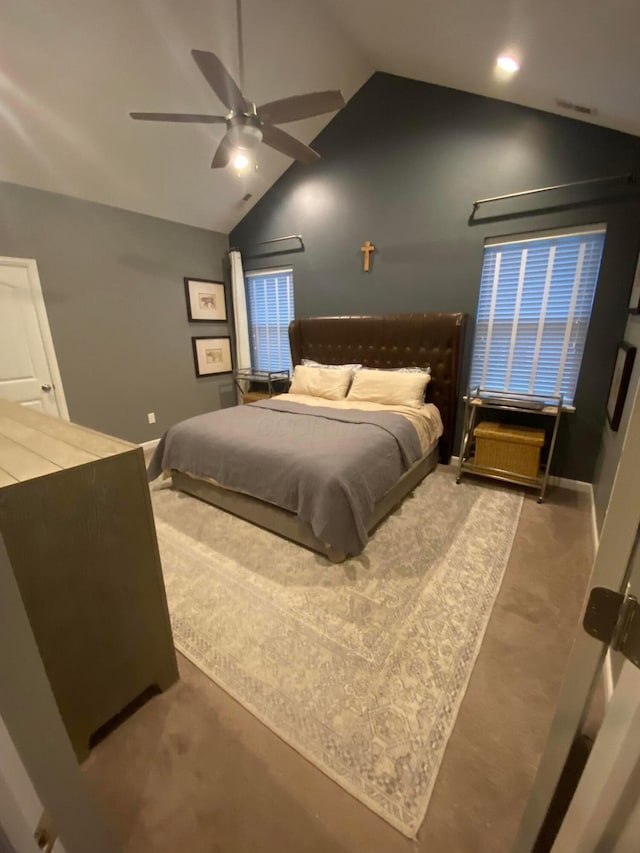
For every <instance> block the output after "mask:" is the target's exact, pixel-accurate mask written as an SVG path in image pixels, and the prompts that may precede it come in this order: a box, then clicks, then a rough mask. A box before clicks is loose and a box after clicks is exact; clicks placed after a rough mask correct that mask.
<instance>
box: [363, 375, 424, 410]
mask: <svg viewBox="0 0 640 853" xmlns="http://www.w3.org/2000/svg"><path fill="white" fill-rule="evenodd" d="M430 379H431V376H430V375H429V374H428V373H425V372H424V371H423V370H421V371H420V373H414V372H411V373H405V372H402V373H401V372H400V371H397V370H358V372H357V373H355V374H354V376H353V383H352V385H351V389H350V390H349V395H348V397H347V399H348V400H353V401H354V402H355V401H363V402H364V401H366V402H369V403H383V404H384V405H386V406H412V407H413V408H416V409H419V408H420V407H421V406H422V405H424V392H425V389H426V387H427V384H428V382H429V380H430Z"/></svg>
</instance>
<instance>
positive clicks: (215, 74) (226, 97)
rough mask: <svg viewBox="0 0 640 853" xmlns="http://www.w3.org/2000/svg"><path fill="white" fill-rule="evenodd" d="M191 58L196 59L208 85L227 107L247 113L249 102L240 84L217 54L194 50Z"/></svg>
mask: <svg viewBox="0 0 640 853" xmlns="http://www.w3.org/2000/svg"><path fill="white" fill-rule="evenodd" d="M191 56H193V58H194V59H195V61H196V64H197V66H198V68H199V69H200V71H201V72H202V74H203V75H204V78H205V80H206V81H207V83H208V84H209V85H210V86H211V88H212V89H213V91H214V92H215V93H216V95H217V96H218V97H219V98H220V100H221V101H222V103H223V104H224V105H225V107H227V108H228V109H230V110H235V111H236V112H241V113H243V112H245V111H246V109H247V102H246V100H245V99H244V96H243V94H242V92H241V91H240V89H239V88H238V84H237V83H236V81H235V80H234V79H233V77H232V76H231V74H229V72H228V71H227V69H226V68H225V67H224V65H223V64H222V62H220V60H219V59H218V57H217V56H216V55H215V53H211V52H210V51H208V50H192V51H191Z"/></svg>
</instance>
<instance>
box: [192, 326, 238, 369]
mask: <svg viewBox="0 0 640 853" xmlns="http://www.w3.org/2000/svg"><path fill="white" fill-rule="evenodd" d="M191 346H192V348H193V362H194V366H195V370H196V376H198V377H200V376H221V375H222V374H225V373H231V372H232V371H233V359H232V356H231V338H230V337H229V336H228V335H223V336H222V337H209V336H197V337H192V338H191Z"/></svg>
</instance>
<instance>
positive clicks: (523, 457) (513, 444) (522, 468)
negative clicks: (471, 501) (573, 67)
mask: <svg viewBox="0 0 640 853" xmlns="http://www.w3.org/2000/svg"><path fill="white" fill-rule="evenodd" d="M473 435H474V436H475V439H476V456H475V464H476V465H477V466H478V467H480V468H497V469H499V470H501V471H507V472H508V473H510V474H515V475H516V476H521V477H537V476H538V473H539V472H540V450H541V448H542V445H543V444H544V437H545V432H544V430H543V429H535V428H534V427H526V426H514V425H512V424H503V423H494V422H493V421H482V423H479V424H478V426H477V427H476V428H475V429H474V431H473Z"/></svg>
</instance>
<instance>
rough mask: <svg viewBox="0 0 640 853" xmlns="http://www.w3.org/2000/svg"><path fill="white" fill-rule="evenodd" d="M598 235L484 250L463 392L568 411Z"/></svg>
mask: <svg viewBox="0 0 640 853" xmlns="http://www.w3.org/2000/svg"><path fill="white" fill-rule="evenodd" d="M605 230H606V229H605V226H594V227H593V228H592V229H590V230H582V231H579V232H575V233H567V232H564V233H555V234H551V235H549V234H546V235H545V236H543V237H529V238H526V237H522V238H520V239H516V240H513V241H510V242H502V243H492V244H489V243H487V244H486V245H485V249H484V259H483V264H482V279H481V282H480V298H479V302H478V313H477V319H476V335H475V341H474V347H473V357H472V362H471V380H470V382H471V385H474V386H475V385H481V386H483V387H485V388H491V389H494V390H503V391H515V392H520V393H522V392H524V393H529V394H543V395H544V394H553V395H558V394H562V396H563V400H564V405H565V406H572V405H573V399H574V396H575V391H576V386H577V384H578V375H579V373H580V364H581V362H582V354H583V352H584V344H585V340H586V337H587V329H588V328H589V319H590V316H591V306H592V304H593V297H594V294H595V290H596V285H597V283H598V272H599V270H600V260H601V258H602V250H603V248H604V240H605Z"/></svg>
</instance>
